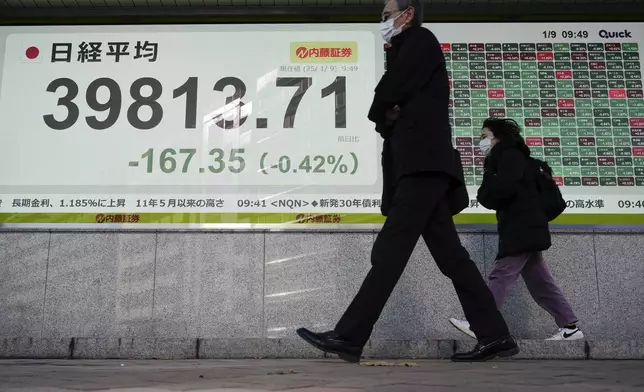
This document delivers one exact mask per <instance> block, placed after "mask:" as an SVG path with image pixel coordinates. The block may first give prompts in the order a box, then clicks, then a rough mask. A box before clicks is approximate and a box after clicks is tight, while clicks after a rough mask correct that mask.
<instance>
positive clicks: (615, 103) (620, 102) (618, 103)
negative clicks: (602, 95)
mask: <svg viewBox="0 0 644 392" xmlns="http://www.w3.org/2000/svg"><path fill="white" fill-rule="evenodd" d="M610 107H611V108H627V107H628V101H627V100H625V99H611V100H610Z"/></svg>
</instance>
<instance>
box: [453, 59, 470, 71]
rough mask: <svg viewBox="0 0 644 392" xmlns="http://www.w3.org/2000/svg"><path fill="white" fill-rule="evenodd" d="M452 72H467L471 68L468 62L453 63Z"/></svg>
mask: <svg viewBox="0 0 644 392" xmlns="http://www.w3.org/2000/svg"><path fill="white" fill-rule="evenodd" d="M452 70H453V71H467V70H469V66H468V63H467V61H452Z"/></svg>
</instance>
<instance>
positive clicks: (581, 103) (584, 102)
mask: <svg viewBox="0 0 644 392" xmlns="http://www.w3.org/2000/svg"><path fill="white" fill-rule="evenodd" d="M575 106H576V107H578V108H592V107H593V100H592V99H586V98H580V99H575Z"/></svg>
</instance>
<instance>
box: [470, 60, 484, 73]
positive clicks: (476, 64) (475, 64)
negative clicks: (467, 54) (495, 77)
mask: <svg viewBox="0 0 644 392" xmlns="http://www.w3.org/2000/svg"><path fill="white" fill-rule="evenodd" d="M469 68H470V71H485V61H471V62H470V64H469Z"/></svg>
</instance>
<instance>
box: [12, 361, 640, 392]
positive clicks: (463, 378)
mask: <svg viewBox="0 0 644 392" xmlns="http://www.w3.org/2000/svg"><path fill="white" fill-rule="evenodd" d="M379 362H381V361H376V363H379ZM366 363H369V362H366ZM371 364H373V362H371ZM384 364H386V365H398V366H379V367H368V366H360V365H351V364H346V363H343V362H340V361H337V360H202V361H195V360H185V361H106V360H96V361H81V360H70V361H66V360H51V361H48V360H6V361H0V391H3V392H4V391H7V392H9V391H25V392H26V391H29V392H45V391H52V392H58V391H90V390H91V391H107V390H109V391H120V392H126V391H128V392H152V391H159V392H163V391H218V392H224V391H225V392H251V391H252V392H262V391H289V392H323V391H329V392H354V391H378V392H385V391H387V392H389V391H391V392H407V391H431V392H434V391H438V392H442V391H464V392H465V391H467V392H487V391H490V392H491V391H520V392H532V391H534V392H557V391H566V392H568V391H582V392H595V391H597V392H599V391H640V392H641V391H644V361H519V360H515V361H511V360H510V361H508V360H506V361H493V362H487V363H480V364H463V363H460V364H457V363H451V362H449V361H441V360H434V361H409V362H406V363H405V364H406V365H409V367H403V366H400V365H402V364H403V363H402V361H386V362H385V363H384ZM363 365H364V364H363Z"/></svg>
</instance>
